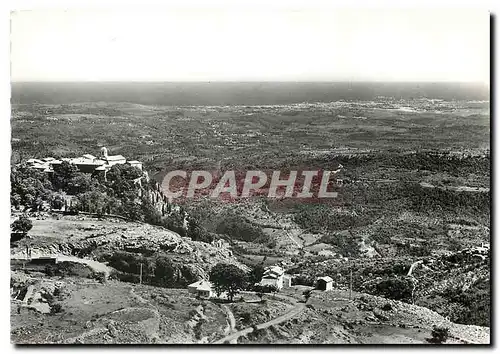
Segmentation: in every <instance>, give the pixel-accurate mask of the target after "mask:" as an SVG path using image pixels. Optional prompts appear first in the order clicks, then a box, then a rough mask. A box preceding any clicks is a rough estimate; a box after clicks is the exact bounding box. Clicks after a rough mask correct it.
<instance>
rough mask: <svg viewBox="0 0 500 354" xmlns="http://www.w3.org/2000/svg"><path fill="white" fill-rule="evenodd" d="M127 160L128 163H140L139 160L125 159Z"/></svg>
mask: <svg viewBox="0 0 500 354" xmlns="http://www.w3.org/2000/svg"><path fill="white" fill-rule="evenodd" d="M127 162H128V163H130V164H136V163H141V162H140V161H137V160H132V161H127Z"/></svg>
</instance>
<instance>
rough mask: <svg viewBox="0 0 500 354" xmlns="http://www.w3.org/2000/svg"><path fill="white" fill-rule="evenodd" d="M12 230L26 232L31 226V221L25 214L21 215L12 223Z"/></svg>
mask: <svg viewBox="0 0 500 354" xmlns="http://www.w3.org/2000/svg"><path fill="white" fill-rule="evenodd" d="M11 227H12V231H14V232H19V233H22V234H25V235H26V234H27V233H28V231H29V230H31V228H32V227H33V223H32V222H31V220H30V219H28V218H27V217H26V216H21V217H20V218H19V219H17V220H16V221H14V222H13V223H12V226H11Z"/></svg>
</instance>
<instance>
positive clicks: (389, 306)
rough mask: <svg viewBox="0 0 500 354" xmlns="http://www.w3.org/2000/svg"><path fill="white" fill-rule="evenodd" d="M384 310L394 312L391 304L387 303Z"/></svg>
mask: <svg viewBox="0 0 500 354" xmlns="http://www.w3.org/2000/svg"><path fill="white" fill-rule="evenodd" d="M382 310H384V311H391V310H392V305H391V304H390V303H386V304H384V306H382Z"/></svg>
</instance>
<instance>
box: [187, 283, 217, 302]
mask: <svg viewBox="0 0 500 354" xmlns="http://www.w3.org/2000/svg"><path fill="white" fill-rule="evenodd" d="M188 292H189V293H192V294H196V295H198V296H200V297H204V298H210V297H212V296H214V292H213V290H212V283H210V282H209V281H207V280H205V279H201V280H198V281H197V282H194V283H193V284H189V285H188Z"/></svg>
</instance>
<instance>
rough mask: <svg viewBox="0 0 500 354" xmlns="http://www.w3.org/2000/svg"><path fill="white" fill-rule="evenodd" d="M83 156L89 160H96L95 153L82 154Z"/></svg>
mask: <svg viewBox="0 0 500 354" xmlns="http://www.w3.org/2000/svg"><path fill="white" fill-rule="evenodd" d="M82 157H84V158H86V159H88V160H95V158H96V157H95V156H94V155H91V154H85V155H82Z"/></svg>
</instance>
